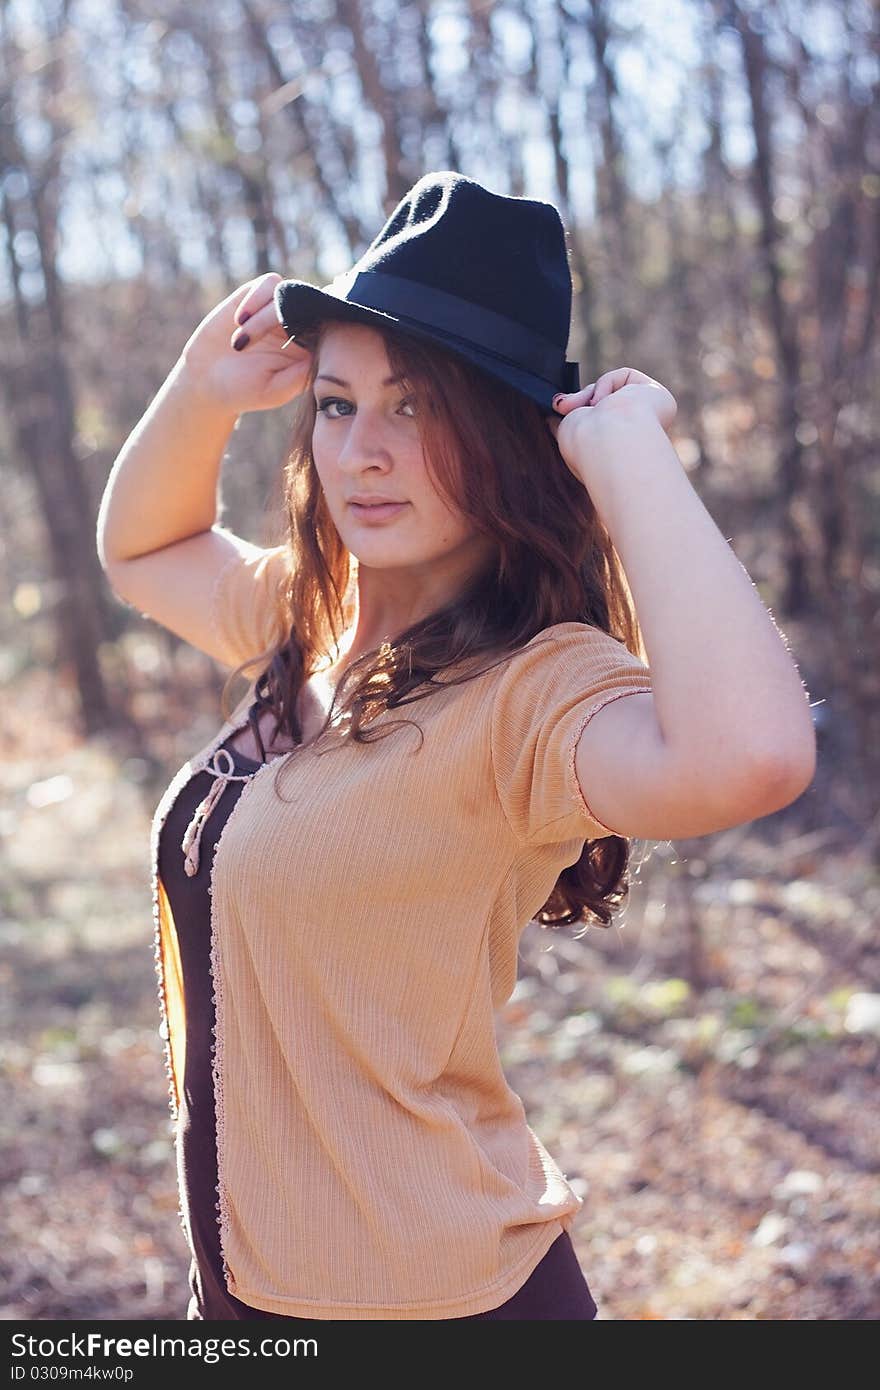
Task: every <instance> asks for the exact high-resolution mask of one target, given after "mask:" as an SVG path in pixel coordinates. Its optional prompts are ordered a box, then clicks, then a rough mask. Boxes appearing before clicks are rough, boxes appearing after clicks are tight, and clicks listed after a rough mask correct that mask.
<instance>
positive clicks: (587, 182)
mask: <svg viewBox="0 0 880 1390" xmlns="http://www.w3.org/2000/svg"><path fill="white" fill-rule="evenodd" d="M878 74H880V12H878V8H877V6H876V4H871V3H869V0H833V3H832V2H831V0H762V2H761V3H755V2H754V0H670V3H650V0H648V2H647V3H637V2H636V0H503V3H498V4H491V3H484V2H483V0H297V3H296V4H295V5H293V4H284V3H281V2H280V0H214V2H213V3H212V4H211V5H210V6H207V5H205V6H195V5H189V4H185V3H184V2H183V0H0V322H2V343H3V346H2V350H0V393H2V415H0V468H2V488H0V538H2V552H0V577H2V605H0V670H2V702H3V703H2V715H3V717H2V722H0V737H2V740H3V746H2V752H3V757H2V768H0V776H2V792H3V795H2V802H0V855H2V873H0V892H2V899H0V940H2V961H0V983H2V990H0V1010H2V1035H0V1051H2V1088H3V1090H2V1105H0V1135H2V1154H0V1162H2V1170H0V1175H2V1183H3V1227H4V1229H3V1239H2V1242H0V1290H2V1293H0V1297H2V1316H3V1317H5V1318H10V1319H11V1318H25V1319H47V1318H102V1317H106V1318H143V1319H153V1318H175V1319H179V1318H183V1317H184V1316H185V1307H186V1302H187V1298H188V1290H187V1287H186V1269H187V1266H188V1256H187V1253H186V1251H185V1247H184V1241H183V1234H182V1232H181V1230H180V1228H179V1224H178V1219H177V1214H176V1213H177V1192H176V1185H175V1184H176V1178H175V1166H174V1156H173V1147H172V1134H171V1130H170V1124H169V1116H168V1109H167V1092H166V1077H165V1074H164V1067H163V1061H162V1042H161V1039H160V1037H159V1035H158V1005H157V999H156V980H155V975H154V964H153V956H152V933H153V927H152V922H151V904H150V894H149V866H148V833H149V820H150V817H151V815H152V811H153V809H154V807H155V805H156V803H157V801H158V798H159V796H160V794H161V792H162V790H163V789H164V787H165V786H166V784H167V782H168V780H169V779H170V776H171V774H172V773H173V772H174V771H175V770H176V769H177V768H178V767H179V766H180V764H181V763H182V762H183V761H185V759H186V758H187V757H188V756H189V755H190V753H191V752H192V751H193V750H194V749H195V748H197V747H200V746H202V744H203V743H205V742H206V741H207V740H208V739H209V738H210V737H211V735H212V733H213V731H214V730H215V729H216V728H218V727H219V724H220V722H221V718H220V711H219V700H218V696H219V690H220V686H221V684H222V680H223V677H224V676H225V675H226V672H225V670H221V669H220V668H218V666H217V665H216V664H215V663H214V662H212V661H211V660H210V659H209V658H208V657H206V656H204V655H203V654H201V653H199V652H197V651H195V650H194V649H192V648H188V647H187V646H186V645H185V644H183V643H182V642H180V641H179V640H178V639H177V638H176V637H174V636H173V635H172V634H170V633H169V632H167V631H165V630H162V629H160V628H159V627H158V626H157V625H156V624H154V623H151V622H150V621H149V620H147V619H146V618H143V617H142V616H141V615H139V614H138V613H137V612H135V611H133V610H132V609H131V608H130V607H128V606H126V605H124V604H122V603H121V602H120V601H119V600H117V599H116V598H115V597H114V595H113V594H112V592H111V590H110V588H109V586H108V584H107V581H106V578H105V576H104V574H103V572H102V570H101V568H100V565H99V562H98V558H97V553H96V546H95V524H96V517H97V510H98V505H99V501H100V497H101V494H102V492H103V488H104V485H105V483H106V479H107V475H108V473H109V471H110V468H111V465H112V463H113V460H114V458H115V456H116V454H117V453H118V451H119V449H120V448H121V446H122V444H123V442H124V440H125V438H126V436H127V435H128V433H129V432H130V431H131V430H132V429H133V427H134V426H135V424H136V423H137V421H138V419H139V418H140V416H141V415H142V414H143V412H144V411H145V409H146V407H147V405H148V404H149V402H150V400H151V399H152V397H153V395H154V394H155V392H156V391H157V390H158V388H159V386H160V385H161V383H162V381H163V379H164V377H165V376H166V375H167V373H168V372H169V371H170V370H171V368H172V366H173V365H174V363H175V361H176V359H177V356H178V354H179V352H180V350H181V349H182V347H183V344H184V343H185V341H186V339H187V338H188V337H189V335H190V333H191V332H192V330H193V329H194V328H195V326H196V325H197V323H198V322H199V320H200V319H201V317H202V316H203V315H204V314H205V313H206V312H207V311H208V310H209V309H210V308H211V307H212V306H213V305H214V304H215V303H216V302H217V301H218V300H219V299H221V298H223V297H225V296H226V295H227V294H228V293H229V292H230V291H231V290H232V289H233V288H234V287H235V286H236V285H237V284H240V283H242V282H243V281H244V280H246V279H249V278H251V277H253V276H256V275H258V274H260V273H262V272H264V271H266V270H274V271H278V272H279V273H281V274H282V275H295V276H300V277H303V278H305V279H310V280H313V281H314V282H316V283H324V282H326V281H327V280H329V279H330V278H331V277H332V276H333V275H335V274H336V273H338V272H339V271H341V270H343V269H345V268H346V267H347V266H348V265H349V264H351V262H352V261H353V260H354V259H355V258H356V256H357V255H359V254H360V252H361V251H362V250H363V249H364V248H365V246H366V245H367V244H368V243H369V241H370V240H371V239H372V237H373V236H374V235H375V233H376V232H377V231H378V229H379V227H380V225H381V223H382V222H383V221H384V218H385V216H386V215H387V214H388V212H390V210H391V209H392V208H393V206H394V205H395V204H396V202H397V200H398V199H399V197H400V196H401V195H402V193H403V192H405V190H406V189H407V187H409V185H410V184H411V183H412V182H414V181H415V179H417V178H418V177H419V176H420V175H421V174H422V173H424V172H426V171H427V170H429V169H439V168H455V169H459V170H461V171H462V172H463V173H465V174H469V175H471V176H473V177H475V178H478V179H480V180H482V181H484V182H486V183H487V184H488V185H489V186H490V187H492V188H494V189H495V190H496V191H498V192H509V193H515V194H524V195H527V196H534V197H541V198H548V199H551V200H552V201H554V202H555V203H556V204H557V206H558V207H559V209H560V211H561V213H562V216H563V219H564V221H565V223H566V226H567V227H568V229H569V232H570V248H571V264H572V271H573V274H574V278H575V286H576V302H575V308H574V315H573V324H572V340H571V344H570V348H569V355H570V356H572V357H575V358H579V359H580V361H581V364H582V380H583V381H584V382H587V381H590V380H594V379H595V377H596V375H598V374H600V373H601V372H603V371H606V370H609V369H610V368H612V367H615V366H619V365H621V364H630V365H633V366H636V367H638V368H639V369H641V370H642V371H646V372H648V373H650V374H651V375H653V376H655V377H657V378H658V379H659V380H661V381H663V382H664V383H665V384H666V385H668V386H669V388H670V389H671V390H672V392H673V393H674V395H675V396H676V397H677V400H678V402H679V413H678V417H677V419H676V422H675V425H674V427H673V430H672V432H671V433H672V438H673V443H674V444H675V447H676V448H677V450H678V453H679V455H680V457H681V459H682V462H683V464H684V465H685V467H686V469H687V470H688V472H689V476H690V478H691V480H692V482H693V485H694V487H695V488H696V489H697V490H698V492H699V494H700V496H701V497H702V499H703V501H704V502H705V504H706V506H707V507H708V509H709V510H710V512H711V514H712V515H713V517H714V518H715V519H716V521H717V522H718V525H719V527H720V528H721V530H722V532H723V534H724V535H725V537H727V538H728V539H729V541H730V543H731V545H732V547H733V549H734V550H735V552H736V554H737V556H738V557H739V558H740V560H741V561H742V562H743V563H744V565H745V566H746V568H747V569H748V571H749V573H750V575H751V576H752V578H753V580H754V581H755V583H756V584H757V586H758V588H759V590H760V593H761V596H762V598H763V600H764V602H765V603H766V604H767V606H768V607H769V608H770V610H771V611H772V613H773V615H774V617H775V619H776V621H777V623H778V624H779V625H780V627H781V628H782V630H783V631H784V632H785V634H786V636H787V638H788V640H789V642H790V644H791V649H792V654H793V655H794V657H795V659H796V660H797V662H798V665H799V667H800V670H801V673H802V675H803V678H804V681H805V683H806V685H807V688H808V690H809V691H810V698H811V702H812V705H813V714H814V718H815V722H816V727H817V731H818V736H819V750H820V751H819V768H818V771H817V775H816V778H815V781H814V784H813V786H812V787H811V788H810V789H809V791H808V792H807V793H805V794H804V796H802V797H801V798H800V799H799V800H798V801H797V802H796V803H795V804H794V805H792V806H790V807H788V808H786V809H785V811H783V812H780V813H779V814H777V815H775V816H771V817H767V818H765V819H763V820H761V821H759V822H757V823H754V824H750V825H746V826H739V827H736V828H735V829H733V830H730V831H726V832H724V833H720V834H717V835H712V836H707V837H702V838H700V839H698V840H694V841H690V842H683V841H680V842H677V843H675V844H672V843H670V842H666V843H664V844H659V845H650V846H646V847H640V846H639V845H638V844H634V846H633V860H632V864H633V882H632V888H631V892H630V898H629V901H628V903H627V907H626V911H625V913H624V914H623V915H622V917H621V918H620V919H619V920H618V922H617V923H616V925H615V926H613V927H612V928H611V929H610V930H608V931H602V930H597V929H591V930H590V931H589V932H588V933H586V934H585V935H583V936H580V937H578V936H577V935H576V934H575V932H574V930H573V929H561V930H559V931H556V932H552V931H542V930H541V929H540V928H539V927H538V926H537V924H534V923H533V924H531V925H530V926H529V927H528V928H527V930H526V932H525V934H524V937H523V948H522V966H521V979H520V981H519V984H518V986H517V989H516V991H515V994H514V996H513V998H512V999H511V1001H510V1003H509V1005H508V1006H507V1007H506V1009H505V1010H504V1011H503V1012H502V1015H501V1016H500V1017H499V1037H500V1041H501V1044H502V1055H503V1059H504V1062H505V1066H506V1070H507V1074H508V1077H509V1079H510V1081H511V1084H512V1085H513V1086H514V1088H515V1089H516V1090H518V1091H519V1093H520V1094H521V1095H522V1097H523V1100H524V1102H525V1104H526V1109H527V1113H528V1116H529V1121H530V1123H531V1124H532V1126H533V1128H534V1129H535V1130H536V1132H537V1133H538V1134H540V1135H541V1137H542V1139H543V1140H544V1142H545V1143H546V1144H547V1146H548V1147H549V1148H550V1150H551V1152H553V1153H554V1155H555V1156H556V1157H557V1158H558V1160H559V1162H560V1165H561V1167H562V1169H563V1171H565V1172H566V1173H567V1174H568V1176H569V1179H570V1180H571V1181H572V1183H573V1185H575V1186H576V1187H577V1188H578V1190H579V1191H580V1192H581V1193H582V1195H583V1196H584V1197H585V1202H586V1204H585V1206H584V1208H583V1210H582V1212H581V1214H580V1216H579V1218H578V1221H577V1223H576V1225H575V1227H574V1229H573V1232H572V1235H573V1239H574V1240H575V1245H576V1248H577V1251H578V1254H579V1257H580V1259H581V1263H582V1265H583V1268H584V1270H585V1273H586V1275H587V1278H588V1280H589V1282H590V1285H591V1287H592V1289H593V1291H594V1293H595V1294H596V1297H597V1301H598V1302H599V1304H600V1306H601V1315H602V1316H603V1317H606V1318H674V1319H681V1318H685V1319H694V1318H699V1319H703V1318H708V1319H713V1318H724V1319H727V1318H744V1319H752V1318H773V1319H776V1318H783V1319H802V1318H809V1319H812V1318H829V1319H841V1318H876V1317H877V1316H878V1315H880V1294H878V1287H880V1284H878V1272H880V1256H878V1219H877V1218H878V1183H877V1173H878V1168H880V1146H878V1133H880V1114H878V1105H877V1075H878V1070H877V1065H878V1052H880V950H878V938H877V935H876V927H877V917H878V908H880V873H878V844H880V812H878V804H877V796H876V789H877V786H878V773H880V701H878V694H880V674H878V662H877V653H878V641H880V470H878V464H877V441H878V433H880V430H878V426H880V419H878V399H877V392H876V384H877V380H878V344H877V333H876V330H877V324H878V312H877V311H878V299H880V235H878V231H880V105H878V100H877V97H878ZM289 424H290V412H289V411H286V410H281V411H276V412H268V413H263V414H260V415H253V414H252V415H248V416H246V417H244V418H243V419H242V420H241V421H240V422H239V426H238V427H237V429H236V430H235V432H234V433H233V435H232V437H231V439H230V444H229V448H228V452H227V456H226V458H225V461H224V470H223V481H222V494H223V495H222V502H221V512H220V517H219V519H221V520H223V521H224V523H225V524H227V525H231V526H232V527H233V528H234V529H235V530H237V531H239V532H240V533H241V534H243V535H246V536H247V537H248V538H249V539H251V540H255V541H258V542H267V541H268V538H269V537H270V535H271V536H274V533H275V530H274V528H275V526H276V524H277V506H278V500H279V491H278V488H279V480H280V468H281V464H282V461H283V457H284V452H285V444H286V438H287V432H288V429H289ZM719 640H720V641H723V640H724V634H723V633H719ZM707 657H709V658H710V657H711V653H707Z"/></svg>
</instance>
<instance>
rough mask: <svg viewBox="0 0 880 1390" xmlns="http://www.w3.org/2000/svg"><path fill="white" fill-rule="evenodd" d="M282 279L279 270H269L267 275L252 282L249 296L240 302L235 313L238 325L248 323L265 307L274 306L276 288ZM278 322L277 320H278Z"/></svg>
mask: <svg viewBox="0 0 880 1390" xmlns="http://www.w3.org/2000/svg"><path fill="white" fill-rule="evenodd" d="M281 279H282V277H281V276H280V275H279V274H278V272H277V270H267V271H266V273H265V275H260V276H258V277H257V279H256V280H252V281H251V283H250V288H249V289H248V291H247V294H246V295H245V296H244V298H243V299H242V300H241V301H240V303H239V305H238V308H237V309H236V311H235V322H236V323H237V324H242V323H246V322H247V321H248V319H252V318H254V317H255V315H256V314H257V313H259V311H260V310H261V309H263V308H264V307H265V306H267V305H268V306H270V307H271V306H272V303H273V298H274V295H275V286H276V285H277V284H278V283H279V281H280V280H281ZM276 322H277V320H276Z"/></svg>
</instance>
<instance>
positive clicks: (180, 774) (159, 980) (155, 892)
mask: <svg viewBox="0 0 880 1390" xmlns="http://www.w3.org/2000/svg"><path fill="white" fill-rule="evenodd" d="M248 705H249V697H245V699H244V700H243V701H242V703H241V706H240V707H239V709H238V710H236V711H234V712H233V715H232V717H231V718H230V719H228V720H227V721H226V723H225V724H224V725H223V726H222V727H221V728H220V730H219V731H218V732H217V733H216V734H215V735H214V737H213V738H212V739H211V742H210V743H209V744H207V745H206V746H205V747H204V748H202V749H201V751H200V752H198V753H196V754H194V755H193V757H192V758H190V759H188V760H187V762H185V763H184V764H183V766H182V767H180V768H178V770H177V772H176V773H175V774H174V776H173V777H172V779H171V781H170V782H169V784H168V786H167V787H166V788H165V791H164V792H163V794H162V797H161V799H160V801H159V804H158V805H157V807H156V809H155V811H154V812H153V819H152V823H151V826H150V886H151V897H152V914H153V964H154V967H155V971H156V985H157V993H158V1002H159V1017H160V1024H159V1036H160V1038H161V1039H162V1046H163V1055H164V1063H165V1076H166V1078H167V1083H168V1109H169V1111H170V1120H169V1126H170V1128H171V1130H172V1132H174V1131H175V1130H176V1127H177V1121H178V1117H179V1110H180V1102H179V1098H178V1095H177V1086H176V1082H175V1078H174V1064H173V1059H172V1054H171V1029H170V1025H169V1022H168V998H167V992H166V984H165V974H164V970H163V966H162V935H161V926H160V908H159V836H160V834H161V832H162V827H163V826H164V824H165V821H166V819H167V817H168V814H169V812H170V811H171V808H172V807H173V805H174V803H175V801H176V800H177V797H178V795H179V794H180V792H181V791H182V790H183V788H184V787H185V786H186V784H187V782H188V781H189V780H190V778H192V777H194V776H195V774H196V773H197V772H201V771H202V769H203V768H204V767H206V766H207V764H208V763H209V762H210V761H211V758H212V756H213V754H214V753H215V752H216V751H217V749H218V748H219V747H220V745H221V744H222V743H224V742H225V740H226V739H227V738H228V737H229V735H230V734H231V733H233V732H235V731H236V730H238V729H240V728H242V727H243V725H244V723H245V722H246V721H247V709H248ZM251 775H254V774H251ZM178 1217H179V1219H180V1224H181V1226H182V1227H183V1229H184V1232H186V1217H185V1214H184V1211H183V1206H182V1204H181V1205H179V1206H178Z"/></svg>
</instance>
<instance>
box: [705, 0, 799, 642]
mask: <svg viewBox="0 0 880 1390" xmlns="http://www.w3.org/2000/svg"><path fill="white" fill-rule="evenodd" d="M725 3H727V4H728V5H729V9H730V14H731V16H732V18H733V22H734V26H735V28H736V31H737V33H738V34H739V38H740V46H741V49H742V58H743V67H744V70H745V75H746V86H747V89H748V96H749V106H750V110H751V118H752V132H753V135H754V140H755V158H754V161H753V165H752V186H753V189H754V195H755V201H756V202H757V205H758V212H759V216H760V234H759V242H760V248H761V255H762V259H763V262H764V268H765V272H766V275H767V301H768V305H769V311H770V328H771V331H772V333H773V339H774V343H775V347H776V360H777V363H778V366H779V374H780V383H779V387H780V398H779V425H778V437H779V477H780V482H781V489H780V492H781V504H782V511H781V516H780V531H781V536H782V547H783V553H784V564H785V593H784V596H783V599H782V606H783V607H784V609H785V611H786V613H788V614H789V615H790V616H791V617H792V618H797V617H801V616H803V614H804V613H806V611H807V609H808V607H809V601H810V586H809V563H808V546H809V543H808V539H807V537H806V535H805V534H804V533H803V531H802V527H801V525H800V524H799V520H798V515H799V507H800V506H802V505H803V501H802V499H803V494H804V461H803V449H802V446H801V443H800V439H799V433H798V425H799V423H800V415H799V409H798V388H799V384H800V378H801V366H800V352H799V348H798V343H797V338H796V336H795V332H794V327H793V323H792V321H791V319H790V317H789V315H788V313H787V312H786V308H785V303H784V301H783V295H782V272H781V270H780V263H779V249H780V245H781V240H782V238H781V233H780V229H779V224H778V221H777V218H776V213H775V211H774V207H775V203H776V197H777V191H776V187H775V177H774V168H773V156H772V133H771V128H770V112H769V109H768V101H767V67H768V59H767V53H766V49H765V46H764V40H763V38H762V37H761V35H760V34H759V33H758V31H757V29H755V28H753V26H752V24H751V22H750V18H749V16H748V15H747V14H744V13H743V11H742V10H741V9H740V7H739V4H738V3H736V0H725Z"/></svg>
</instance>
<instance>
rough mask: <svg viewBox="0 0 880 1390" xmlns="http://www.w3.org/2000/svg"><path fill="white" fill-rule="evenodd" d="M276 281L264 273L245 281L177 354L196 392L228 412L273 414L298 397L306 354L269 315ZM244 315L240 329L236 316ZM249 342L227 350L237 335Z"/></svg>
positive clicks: (303, 380)
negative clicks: (195, 387) (197, 389)
mask: <svg viewBox="0 0 880 1390" xmlns="http://www.w3.org/2000/svg"><path fill="white" fill-rule="evenodd" d="M281 279H282V276H280V275H279V274H278V273H277V271H274V270H270V271H268V272H267V273H266V274H265V275H259V276H257V278H256V279H254V280H247V281H246V282H245V283H244V284H243V285H239V287H238V289H236V290H233V291H232V294H230V295H227V297H226V298H225V299H223V300H221V301H220V303H219V304H218V305H217V306H216V307H215V308H214V309H212V310H211V312H210V313H209V314H207V315H206V316H205V318H203V319H202V322H201V323H200V324H199V326H198V328H197V329H196V330H195V331H194V332H193V333H192V334H191V336H190V338H189V339H188V341H187V343H186V346H185V347H184V349H183V352H182V353H181V355H180V367H181V368H182V370H183V372H184V374H185V375H186V376H188V377H191V378H192V379H193V381H194V382H195V383H196V384H197V385H198V388H199V390H200V392H202V394H207V395H211V396H215V397H216V399H217V403H218V405H220V406H222V407H223V409H224V410H226V411H228V412H230V413H232V414H234V415H243V414H244V413H245V412H246V411H249V410H274V409H275V408H276V407H277V406H281V405H286V404H287V402H288V401H291V400H293V399H294V397H295V396H298V395H300V393H301V392H302V390H303V388H304V386H305V383H306V377H307V376H308V371H309V366H310V364H311V359H312V354H311V353H310V352H308V351H307V350H306V349H305V348H303V347H300V346H299V344H298V343H289V344H288V346H287V347H286V348H283V349H282V346H281V345H282V343H285V342H287V339H288V338H289V336H290V335H289V334H288V333H286V332H285V330H284V328H283V327H282V325H281V324H280V323H279V322H278V318H277V316H276V313H275V304H274V299H273V296H274V293H275V286H276V285H277V284H278V283H279V281H280V280H281ZM243 313H246V314H247V315H248V317H247V321H246V323H245V324H244V325H243V327H239V324H240V323H241V315H242V314H243ZM245 333H246V334H247V335H248V337H249V339H250V341H249V343H248V344H247V346H246V347H244V348H243V349H242V350H241V351H236V349H235V348H234V347H233V346H232V343H233V341H235V339H237V338H238V337H239V336H242V335H244V334H245Z"/></svg>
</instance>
